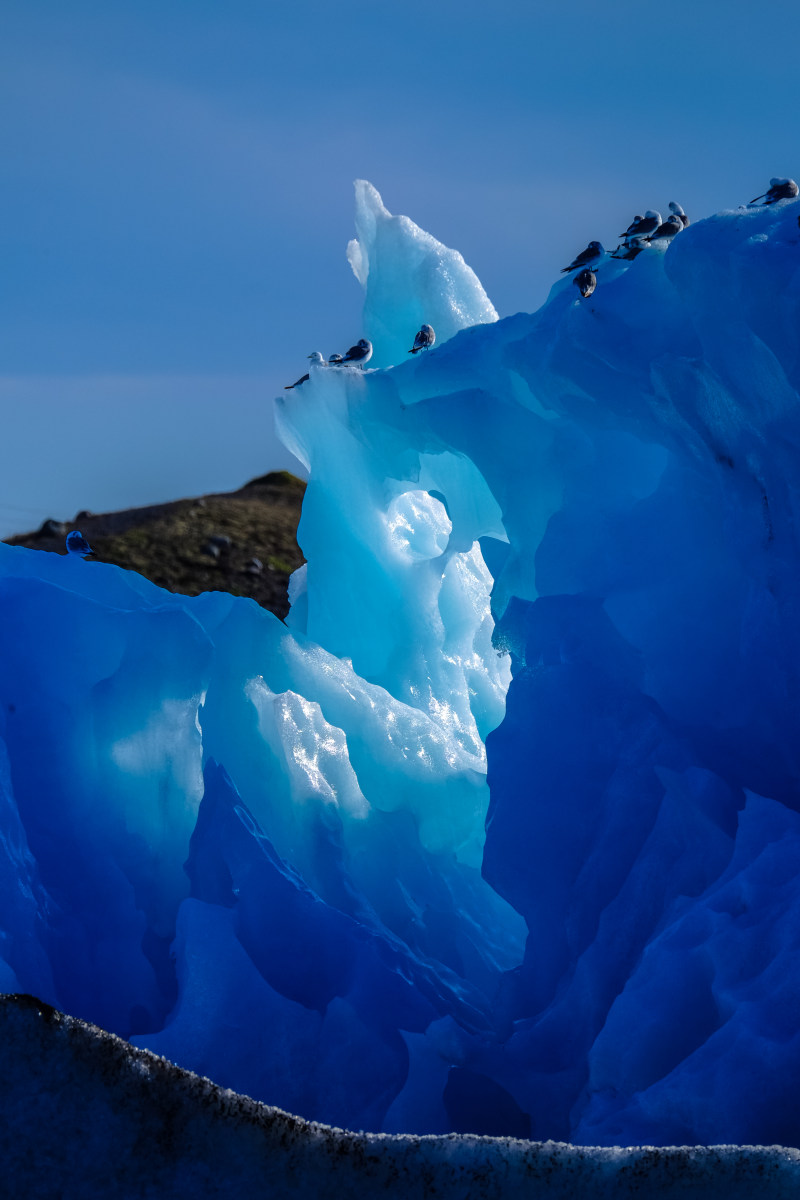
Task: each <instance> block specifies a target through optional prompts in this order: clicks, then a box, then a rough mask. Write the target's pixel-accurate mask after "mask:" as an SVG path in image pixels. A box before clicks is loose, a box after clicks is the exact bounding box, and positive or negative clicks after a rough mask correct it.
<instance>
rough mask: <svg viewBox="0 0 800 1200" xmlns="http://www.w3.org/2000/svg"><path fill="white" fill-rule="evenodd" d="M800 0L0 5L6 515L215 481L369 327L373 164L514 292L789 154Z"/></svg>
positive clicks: (741, 192) (7, 522)
mask: <svg viewBox="0 0 800 1200" xmlns="http://www.w3.org/2000/svg"><path fill="white" fill-rule="evenodd" d="M799 35H800V7H798V6H797V5H796V3H794V0H778V2H776V3H772V4H770V5H769V6H768V7H767V6H755V5H753V4H752V2H748V3H743V2H740V0H727V2H723V0H702V2H698V3H697V4H695V5H694V6H691V5H678V6H674V5H673V6H666V5H663V6H658V7H657V8H651V9H648V8H647V7H646V6H642V5H641V3H633V2H629V0H620V2H617V0H607V2H606V3H605V4H603V3H600V2H599V0H515V2H514V3H511V2H508V0H494V3H492V4H478V3H473V2H472V0H466V2H461V3H456V2H455V0H431V2H430V3H428V4H425V5H418V6H416V5H408V4H401V3H398V2H395V0H371V2H369V3H367V2H362V0H341V2H340V3H338V4H335V5H333V4H330V3H320V2H315V0H292V3H290V4H280V5H279V4H277V3H273V2H272V0H260V2H258V3H257V2H255V0H252V2H250V0H226V3H225V4H223V3H222V2H221V0H218V2H215V3H209V2H207V0H180V2H176V0H159V2H158V3H155V2H153V0H135V2H133V0H103V2H102V3H101V2H99V0H98V2H94V3H84V2H82V0H69V3H64V0H58V2H55V0H24V2H23V0H4V3H3V5H2V10H1V11H0V143H1V144H2V147H3V149H2V154H0V185H1V186H2V195H3V201H4V203H3V220H2V222H0V281H1V282H0V412H2V421H3V431H4V436H3V438H2V439H1V440H0V535H3V534H8V533H10V532H12V531H14V530H22V529H27V528H30V527H32V526H34V525H36V524H38V523H39V522H40V521H41V520H42V519H43V518H44V517H45V516H54V517H59V518H64V519H68V518H70V517H71V516H72V515H73V514H74V513H75V511H76V510H77V509H79V508H84V507H85V508H92V509H95V510H101V509H108V508H118V507H126V506H128V505H131V504H145V503H150V502H156V501H160V500H164V499H171V498H175V497H177V496H180V495H185V494H195V493H199V492H202V491H209V490H214V489H226V488H231V487H236V486H238V485H239V484H241V483H242V482H244V481H245V480H246V479H247V478H249V477H251V476H253V475H255V474H259V473H261V472H263V471H266V470H269V469H271V468H273V467H276V466H282V465H286V464H287V463H288V462H289V456H288V455H287V453H286V452H285V451H283V450H282V449H281V448H280V447H279V446H278V445H277V443H276V442H275V439H274V435H273V433H272V427H271V403H270V398H271V397H272V396H273V395H275V394H276V393H277V392H278V391H279V390H280V389H281V388H282V386H283V384H284V383H287V382H290V381H292V380H294V379H296V378H297V376H298V375H299V374H301V373H302V370H303V369H304V366H305V356H306V355H307V354H308V353H309V351H310V350H312V349H320V350H322V351H323V352H324V353H326V354H329V353H331V352H333V351H334V350H343V349H345V348H346V347H347V346H348V345H351V344H352V342H353V341H354V340H355V339H356V338H357V337H358V336H360V332H361V331H360V311H361V292H360V288H359V286H358V284H357V283H356V281H355V279H354V278H353V276H352V274H351V272H350V269H349V267H348V265H347V262H346V260H345V256H344V250H345V246H346V243H347V241H348V239H349V238H350V237H351V236H352V234H353V220H352V209H353V194H352V181H353V179H355V178H359V177H361V178H366V179H369V180H371V181H372V182H373V183H374V184H375V186H376V187H377V188H378V189H379V191H380V192H381V193H382V195H383V199H384V202H385V203H386V205H387V207H388V208H389V209H390V210H391V211H392V212H405V213H407V214H408V215H409V216H411V217H412V218H413V219H414V220H415V221H417V223H418V224H420V225H421V226H422V227H423V228H425V229H428V230H429V231H430V232H431V233H433V234H434V235H435V236H436V237H438V238H439V239H440V240H442V241H443V242H445V243H446V244H448V245H450V246H455V247H456V248H457V249H459V250H461V252H462V253H463V254H464V256H465V258H466V259H467V262H469V263H470V265H471V266H472V267H473V268H474V269H475V271H476V272H477V274H478V275H479V277H480V278H481V280H482V282H483V284H484V286H485V287H486V289H487V291H488V293H489V295H490V297H491V298H492V300H493V302H494V304H495V306H496V307H497V308H498V310H499V312H500V314H501V316H502V315H507V314H509V313H513V312H517V311H519V310H520V309H525V310H529V311H530V310H533V309H535V308H536V307H538V305H539V304H540V303H541V302H542V301H543V299H544V298H545V296H546V294H547V290H548V288H549V286H550V284H551V283H552V281H553V279H554V278H555V277H556V275H557V274H558V270H559V268H560V267H561V266H563V265H564V264H565V263H566V262H568V261H569V260H570V258H571V257H573V256H574V254H575V253H576V252H577V251H578V250H580V249H582V248H583V247H584V246H585V245H586V243H587V242H588V241H589V240H590V239H592V238H599V239H600V240H601V241H609V242H611V243H612V244H613V241H614V236H615V235H616V234H617V233H619V231H620V230H621V229H624V228H625V226H626V225H627V223H628V221H629V220H630V218H631V217H632V215H633V213H634V212H642V211H643V210H644V209H645V208H649V207H654V208H660V209H662V210H665V209H666V206H667V203H668V201H669V200H672V199H675V200H678V201H679V202H680V203H682V204H683V205H684V207H685V208H686V210H687V212H689V213H690V215H692V216H693V217H695V218H696V217H700V216H702V215H705V214H708V213H710V212H713V211H716V210H717V209H719V208H726V207H734V206H736V205H737V204H739V203H742V202H744V201H747V200H749V199H750V198H751V197H752V196H754V195H755V194H756V193H757V192H760V191H762V190H763V188H764V186H766V184H767V181H768V180H769V177H770V176H772V175H784V174H788V175H793V176H795V177H797V175H798V172H800V138H798V132H800V131H799V129H798V126H799V125H800V121H799V120H798V117H797V115H796V113H797V103H796V95H795V88H794V83H795V77H796V65H795V60H796V48H797V45H798V36H799Z"/></svg>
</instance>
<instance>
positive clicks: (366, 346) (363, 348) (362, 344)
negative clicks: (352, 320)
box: [342, 338, 372, 367]
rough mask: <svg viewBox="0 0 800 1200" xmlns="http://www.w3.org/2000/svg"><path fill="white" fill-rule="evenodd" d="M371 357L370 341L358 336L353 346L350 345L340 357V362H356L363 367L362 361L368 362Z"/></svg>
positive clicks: (347, 363) (345, 363)
mask: <svg viewBox="0 0 800 1200" xmlns="http://www.w3.org/2000/svg"><path fill="white" fill-rule="evenodd" d="M371 358H372V342H368V341H367V339H366V338H359V339H358V341H357V342H356V344H355V346H351V347H350V349H349V350H348V351H347V354H345V356H344V358H343V359H342V364H343V365H345V366H348V365H349V364H350V363H357V364H358V366H360V367H363V366H364V363H368V362H369V360H370V359H371Z"/></svg>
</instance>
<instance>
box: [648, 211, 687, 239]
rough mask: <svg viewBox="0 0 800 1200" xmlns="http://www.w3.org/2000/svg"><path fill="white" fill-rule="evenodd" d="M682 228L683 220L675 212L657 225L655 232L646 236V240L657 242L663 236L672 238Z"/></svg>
mask: <svg viewBox="0 0 800 1200" xmlns="http://www.w3.org/2000/svg"><path fill="white" fill-rule="evenodd" d="M682 229H683V221H682V220H681V219H680V217H678V216H676V215H675V213H673V214H672V216H671V217H667V219H666V221H664V223H663V224H662V225H659V227H658V229H657V230H656V231H655V233H653V234H651V235H650V237H649V238H646V241H648V242H658V241H661V240H662V239H664V238H674V237H675V234H676V233H680V232H681V230H682Z"/></svg>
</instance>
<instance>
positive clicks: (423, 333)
mask: <svg viewBox="0 0 800 1200" xmlns="http://www.w3.org/2000/svg"><path fill="white" fill-rule="evenodd" d="M435 341H436V334H435V333H434V332H433V326H432V325H423V326H421V328H420V331H419V333H418V334H417V336H416V337H415V338H414V345H413V346H412V347H411V349H410V350H409V352H408V353H409V354H419V352H420V350H430V348H431V346H432V345H433V343H434V342H435Z"/></svg>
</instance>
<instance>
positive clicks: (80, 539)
mask: <svg viewBox="0 0 800 1200" xmlns="http://www.w3.org/2000/svg"><path fill="white" fill-rule="evenodd" d="M67 554H68V556H69V557H70V558H85V557H86V555H87V554H94V550H93V549H92V547H91V546H90V545H89V543H88V542H87V540H86V538H85V537H84V536H83V534H82V533H81V531H80V529H73V531H72V533H68V534H67Z"/></svg>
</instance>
